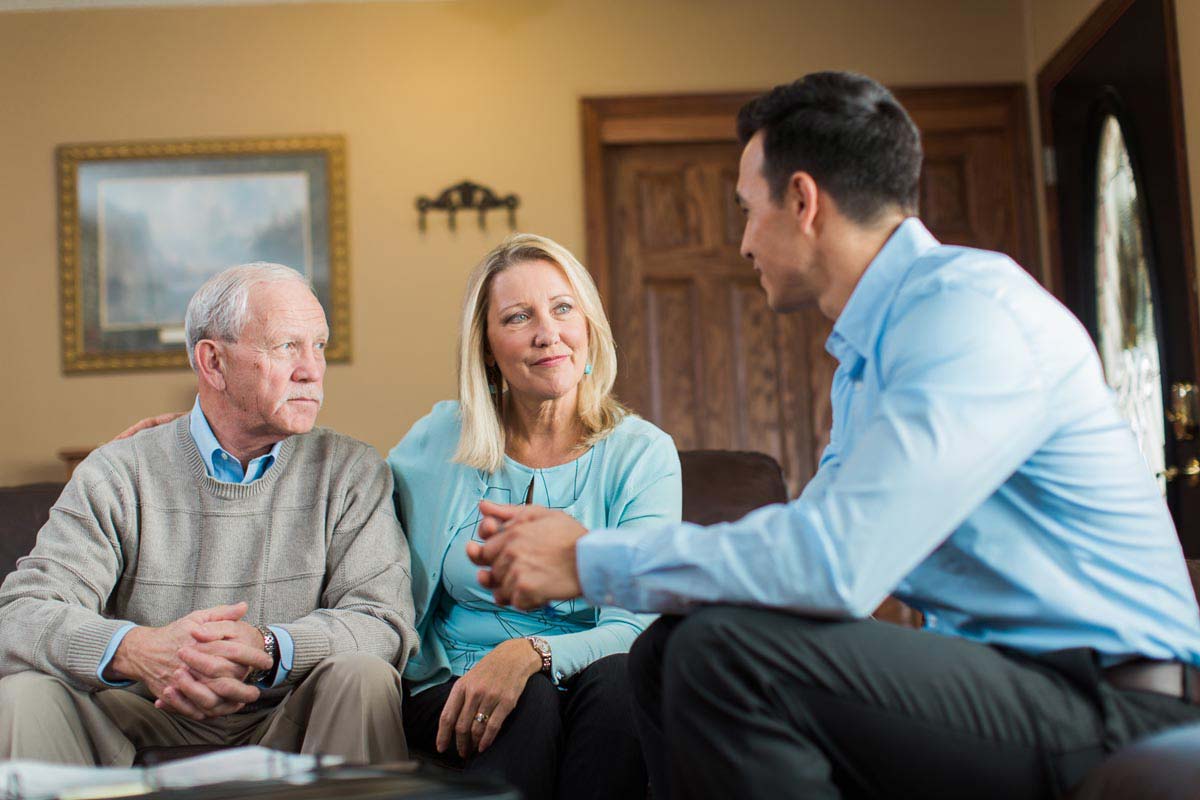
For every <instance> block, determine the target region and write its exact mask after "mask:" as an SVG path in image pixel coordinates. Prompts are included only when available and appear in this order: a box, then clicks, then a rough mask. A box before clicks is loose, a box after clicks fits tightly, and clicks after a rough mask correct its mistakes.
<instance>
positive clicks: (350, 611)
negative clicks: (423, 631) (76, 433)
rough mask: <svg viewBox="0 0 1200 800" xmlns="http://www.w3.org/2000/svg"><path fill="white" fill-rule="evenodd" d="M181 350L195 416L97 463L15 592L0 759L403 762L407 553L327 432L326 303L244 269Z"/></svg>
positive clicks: (2, 691) (52, 524)
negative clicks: (229, 752)
mask: <svg viewBox="0 0 1200 800" xmlns="http://www.w3.org/2000/svg"><path fill="white" fill-rule="evenodd" d="M186 329H187V343H188V357H189V359H190V361H191V364H192V367H193V369H194V370H195V372H196V376H197V379H198V380H197V382H198V397H197V400H196V404H195V406H194V407H193V409H192V412H191V414H190V415H186V416H184V417H182V418H180V419H178V420H176V421H175V422H173V423H171V424H168V425H162V426H159V427H156V428H154V429H152V430H148V431H145V432H142V433H140V434H138V435H136V436H134V437H132V438H129V439H125V440H121V441H115V442H112V443H110V444H107V445H105V446H103V447H101V448H99V449H98V450H96V451H95V452H94V453H92V454H91V455H90V456H89V457H88V458H87V459H86V460H85V461H84V462H83V463H82V464H81V465H80V466H79V468H78V469H77V470H76V471H75V475H74V477H73V478H72V479H71V481H70V483H68V484H67V487H66V488H65V489H64V491H63V494H62V497H60V498H59V500H58V502H57V503H56V504H55V506H54V509H53V511H52V512H51V516H50V520H49V522H47V523H46V525H45V527H43V528H42V530H41V531H40V532H39V533H38V539H37V544H36V546H35V547H34V549H33V552H32V553H30V554H29V555H28V556H27V557H25V558H24V559H22V560H21V561H20V562H19V563H18V568H17V569H16V571H14V572H13V573H12V574H10V575H9V576H8V578H7V579H6V580H5V581H4V584H3V586H0V675H3V676H4V677H3V678H2V679H0V758H31V759H40V760H48V761H59V762H64V763H77V764H100V765H128V764H130V763H131V762H132V761H133V758H134V754H135V752H136V750H137V749H139V748H143V747H147V746H166V745H184V744H261V745H265V746H268V747H275V748H278V749H282V750H291V751H300V752H310V753H315V752H320V753H327V754H335V755H341V756H344V757H345V758H347V759H348V760H351V761H358V762H376V761H383V760H394V759H397V758H403V757H405V755H406V748H405V743H404V733H403V727H402V725H401V715H400V700H401V686H400V679H399V674H398V673H397V671H396V669H395V668H394V666H393V665H397V666H403V663H404V661H405V660H406V659H407V658H408V656H409V655H411V654H412V652H413V651H414V650H415V647H416V642H417V639H416V636H415V633H414V631H413V627H412V620H413V609H412V597H411V591H410V586H409V560H408V545H407V543H406V541H405V538H404V535H403V532H402V531H401V529H400V525H399V523H398V522H397V520H396V517H395V514H394V511H393V506H392V478H391V473H390V472H389V471H388V468H387V466H386V465H385V464H384V462H383V461H382V459H381V458H380V457H379V456H378V455H377V454H376V453H375V451H374V450H372V449H371V448H370V447H369V446H368V445H365V444H363V443H361V442H358V441H355V440H354V439H351V438H349V437H347V436H342V435H340V434H337V433H334V432H332V431H329V430H324V429H320V428H317V429H314V428H313V425H314V423H315V421H316V418H317V412H318V411H319V410H320V408H321V402H322V379H323V377H324V374H325V358H324V349H325V343H326V340H327V338H328V336H329V330H328V327H327V325H326V322H325V314H324V312H323V311H322V309H321V305H320V303H319V302H318V301H317V299H316V297H314V296H313V293H312V291H311V290H310V288H309V287H308V285H307V283H305V281H304V280H303V278H301V276H300V275H299V274H298V273H296V272H295V271H293V270H291V269H288V268H287V267H283V266H279V265H275V264H248V265H244V266H239V267H233V268H231V269H229V270H226V271H225V272H222V273H221V274H220V275H217V276H216V277H214V278H212V279H211V280H210V281H208V283H206V284H205V285H204V286H203V287H201V289H200V290H199V291H198V292H197V293H196V295H195V296H194V297H193V298H192V300H191V302H190V303H189V304H188V309H187V317H186Z"/></svg>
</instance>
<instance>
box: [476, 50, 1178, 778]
mask: <svg viewBox="0 0 1200 800" xmlns="http://www.w3.org/2000/svg"><path fill="white" fill-rule="evenodd" d="M738 131H739V137H740V139H741V141H742V142H743V144H744V145H745V149H744V151H743V154H742V160H741V167H740V173H739V178H738V189H737V191H738V200H739V203H740V204H741V206H742V208H743V209H744V210H745V212H746V230H745V234H744V237H743V240H742V253H743V255H744V256H746V258H748V259H750V260H752V261H753V263H754V268H755V270H756V271H757V272H758V273H759V276H760V281H761V283H762V285H763V288H764V289H765V290H766V292H767V297H768V301H769V303H770V305H771V307H772V308H773V309H774V310H776V311H779V312H787V311H790V310H793V309H795V308H797V307H799V306H800V305H802V304H805V303H809V302H813V301H815V302H816V303H817V305H818V306H819V308H820V309H821V311H822V313H823V314H825V316H827V317H829V318H830V319H831V320H833V321H834V328H833V333H832V334H831V336H830V337H829V341H828V342H827V345H826V346H827V349H828V350H829V351H830V352H831V353H832V354H833V355H834V356H835V357H836V358H837V359H838V362H839V367H838V370H837V372H836V374H835V376H834V380H833V389H832V400H833V408H834V419H833V430H832V434H831V439H830V443H829V446H828V448H827V449H826V450H825V452H824V454H823V456H822V458H821V464H820V468H819V470H818V472H817V474H816V476H815V477H814V478H813V480H812V481H811V482H810V483H809V484H808V486H807V487H806V488H805V490H804V492H803V494H802V495H801V496H800V497H799V498H798V499H797V500H795V501H793V502H791V503H787V504H782V505H776V506H769V507H767V508H763V509H760V510H758V511H756V512H754V513H752V514H750V515H748V516H746V517H745V518H744V519H742V520H740V521H738V522H735V523H729V524H723V525H715V526H711V527H708V528H700V527H697V526H694V525H686V524H681V525H664V526H661V527H657V528H653V529H645V530H642V531H639V532H637V533H629V534H626V533H622V532H617V531H604V530H600V531H596V530H594V531H590V532H589V531H585V530H583V529H582V528H581V527H580V526H579V525H578V524H576V523H574V522H573V521H572V520H570V519H569V518H567V517H565V515H561V514H558V513H555V512H549V511H546V510H542V509H519V508H511V507H503V506H492V505H489V506H488V507H487V508H485V513H487V514H489V515H490V518H489V519H487V520H486V521H485V522H484V524H483V525H482V526H481V535H482V536H483V537H484V538H485V539H486V540H487V541H486V544H484V545H482V546H475V547H473V548H472V557H473V558H474V559H475V560H476V562H477V563H479V564H480V565H482V566H490V567H491V568H492V569H491V571H490V572H486V571H485V572H481V575H480V579H481V581H482V582H483V583H484V584H485V585H486V586H489V587H490V588H492V589H493V590H494V592H495V594H496V597H497V599H498V600H499V601H501V602H510V603H513V604H514V605H517V606H519V607H529V606H533V605H538V604H540V603H543V602H546V601H547V600H549V599H558V598H564V597H569V596H573V595H577V594H583V595H584V596H586V597H589V598H596V599H597V600H599V601H602V602H605V603H611V604H616V605H620V606H624V607H627V608H630V609H636V610H641V611H658V612H664V613H666V614H668V615H669V616H665V617H663V618H662V619H661V620H660V621H658V622H657V623H655V624H654V625H653V626H651V627H650V628H649V629H648V630H647V631H646V632H645V634H643V636H642V637H641V638H640V639H639V640H638V642H637V644H635V646H634V650H633V652H632V653H631V661H630V663H631V670H632V672H633V680H634V685H635V692H636V694H637V697H636V704H637V709H638V715H639V727H640V733H641V735H642V740H643V741H642V744H643V748H644V750H645V752H646V754H647V760H648V763H649V766H650V769H651V776H652V781H653V783H654V784H655V793H656V795H659V794H661V795H662V796H671V797H732V796H737V797H764V798H765V797H781V796H787V797H800V796H802V797H837V796H840V795H841V794H842V793H845V794H848V795H853V796H964V795H967V794H969V795H970V796H973V797H998V798H999V797H1005V798H1007V797H1042V796H1054V795H1056V794H1059V793H1061V792H1063V791H1065V790H1067V789H1069V788H1070V787H1071V786H1072V785H1074V784H1075V783H1077V782H1078V780H1079V779H1080V778H1081V777H1082V776H1083V774H1084V773H1085V772H1086V771H1087V770H1088V769H1090V768H1091V767H1092V766H1094V765H1095V764H1097V763H1098V762H1099V761H1100V760H1101V759H1102V758H1103V756H1104V754H1105V753H1107V752H1110V751H1111V750H1112V749H1114V748H1115V747H1117V746H1119V745H1121V744H1123V743H1124V742H1127V741H1130V740H1132V739H1135V738H1137V737H1140V736H1142V735H1145V734H1146V733H1149V732H1152V731H1154V730H1157V729H1160V728H1163V727H1167V726H1170V725H1175V724H1180V723H1184V722H1188V721H1192V720H1200V707H1198V706H1196V705H1193V702H1192V701H1193V700H1194V695H1193V694H1192V692H1191V690H1190V687H1191V682H1192V679H1193V678H1194V675H1193V668H1194V667H1193V665H1196V664H1200V615H1198V612H1197V607H1196V601H1195V597H1194V596H1193V594H1192V589H1191V586H1190V583H1189V581H1188V577H1187V572H1186V568H1185V565H1184V561H1183V558H1182V553H1181V550H1180V546H1179V542H1178V538H1177V536H1176V533H1175V529H1174V526H1173V524H1172V522H1171V518H1170V516H1169V514H1168V511H1167V508H1166V505H1165V503H1164V501H1163V498H1162V494H1161V492H1160V490H1159V488H1158V485H1157V482H1156V481H1155V479H1154V477H1153V476H1152V475H1151V474H1150V471H1149V470H1148V468H1147V467H1146V464H1145V462H1144V461H1143V459H1142V457H1141V455H1140V453H1139V451H1138V448H1137V445H1136V443H1135V441H1134V437H1133V435H1132V433H1131V431H1130V429H1129V426H1128V425H1127V424H1126V423H1124V422H1123V421H1122V420H1121V418H1120V416H1119V415H1118V412H1117V409H1116V406H1115V403H1114V402H1113V399H1112V396H1111V393H1110V392H1109V391H1108V389H1107V387H1106V385H1105V383H1104V376H1103V373H1102V370H1101V366H1100V362H1099V359H1098V357H1097V355H1096V351H1095V348H1094V346H1093V345H1092V342H1091V340H1090V338H1089V337H1088V334H1087V332H1086V331H1085V330H1084V329H1083V327H1082V326H1081V325H1080V324H1079V323H1078V321H1077V320H1076V319H1075V318H1074V317H1073V316H1072V315H1071V314H1070V313H1069V312H1068V311H1067V310H1066V309H1065V308H1064V307H1063V306H1062V305H1060V304H1059V303H1058V302H1057V301H1056V300H1055V299H1054V298H1053V297H1052V296H1050V294H1048V293H1047V292H1046V291H1045V290H1044V289H1042V288H1041V287H1040V286H1039V285H1038V284H1037V282H1036V281H1034V280H1033V279H1032V278H1031V277H1030V276H1029V275H1028V274H1027V273H1026V272H1024V271H1023V270H1022V269H1021V268H1020V267H1019V266H1018V265H1016V264H1015V263H1013V262H1012V261H1011V260H1010V259H1008V258H1007V257H1005V256H1002V255H1000V254H997V253H990V252H985V251H980V250H971V249H967V248H960V247H948V246H943V245H940V244H939V243H938V242H937V241H936V240H935V239H934V238H933V237H932V236H931V235H930V234H929V232H928V231H927V230H926V229H925V228H924V226H922V225H921V223H920V221H919V220H918V219H917V218H916V217H915V216H914V215H915V213H916V205H917V182H918V176H919V174H920V166H921V158H922V155H921V145H920V137H919V134H918V131H917V129H916V127H915V126H914V125H913V123H912V121H911V120H910V119H909V117H908V115H907V113H906V112H905V111H904V109H903V108H902V107H901V106H900V105H899V103H897V102H896V100H895V98H893V97H892V95H891V94H890V93H889V92H888V91H887V90H886V89H884V88H883V87H882V86H880V85H879V84H877V83H875V82H874V81H872V80H870V79H868V78H864V77H862V76H856V75H850V74H846V73H818V74H813V75H809V76H806V77H805V78H803V79H801V80H799V81H797V82H795V83H793V84H790V85H786V86H780V87H778V88H776V89H775V90H773V91H772V92H770V93H768V94H766V95H764V96H762V97H760V98H758V99H756V100H755V101H753V102H751V103H750V104H748V105H747V106H746V107H745V108H744V109H742V112H741V114H740V115H739V119H738ZM889 594H895V595H896V596H898V597H900V598H901V599H903V600H904V601H906V602H908V603H909V604H911V605H913V606H915V607H916V608H918V609H920V610H921V611H922V612H924V615H925V630H922V631H913V630H908V629H903V628H899V627H895V626H890V625H886V624H882V623H877V622H875V621H873V620H870V619H869V618H868V617H869V615H870V613H871V611H872V609H874V608H875V607H876V606H877V605H878V604H879V602H880V601H882V600H883V599H884V598H885V597H886V596H887V595H889Z"/></svg>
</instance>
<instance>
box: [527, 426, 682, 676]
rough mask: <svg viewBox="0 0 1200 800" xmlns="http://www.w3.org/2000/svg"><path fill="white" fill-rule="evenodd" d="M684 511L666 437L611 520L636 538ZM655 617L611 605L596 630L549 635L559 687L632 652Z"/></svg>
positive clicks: (631, 481)
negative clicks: (594, 666) (604, 660)
mask: <svg viewBox="0 0 1200 800" xmlns="http://www.w3.org/2000/svg"><path fill="white" fill-rule="evenodd" d="M682 507H683V488H682V483H681V469H680V466H679V453H678V452H677V451H676V450H675V444H674V443H673V442H672V441H671V438H670V437H669V436H667V435H666V434H661V435H660V436H657V437H655V438H654V440H653V443H652V444H651V445H650V446H649V447H648V448H647V449H646V450H645V451H644V452H642V453H641V454H640V456H639V457H637V458H636V460H635V466H634V468H633V469H631V470H630V471H629V472H628V473H627V474H626V476H625V479H624V480H623V481H622V482H621V484H620V486H619V487H618V491H617V496H616V497H615V498H614V499H613V501H612V502H610V504H609V509H608V510H609V519H611V520H615V523H616V524H615V527H616V529H617V530H620V531H622V532H626V533H631V535H635V536H636V532H637V531H638V530H645V529H647V528H649V527H653V526H655V525H661V524H662V523H670V522H674V523H678V522H679V519H680V514H681V512H682ZM654 619H655V615H654V614H635V613H633V612H630V611H627V610H625V609H623V608H618V607H615V606H613V605H611V604H609V605H603V606H601V608H600V610H599V615H598V616H597V619H596V627H594V628H591V629H589V630H585V631H579V632H577V633H564V634H560V635H558V636H548V637H546V641H548V642H549V643H550V653H551V658H552V661H553V663H552V665H551V675H552V677H553V679H554V682H555V683H559V682H560V681H563V680H566V679H567V678H570V677H571V676H572V675H575V674H577V673H579V672H581V671H582V670H584V669H585V668H587V667H588V666H589V665H591V664H592V663H594V662H596V661H598V660H600V659H601V658H604V657H605V656H610V655H614V654H616V653H627V652H629V648H630V647H632V646H633V640H634V639H636V638H637V637H638V636H639V635H640V634H641V632H642V631H644V630H645V629H646V626H648V625H649V624H650V623H651V622H653V621H654Z"/></svg>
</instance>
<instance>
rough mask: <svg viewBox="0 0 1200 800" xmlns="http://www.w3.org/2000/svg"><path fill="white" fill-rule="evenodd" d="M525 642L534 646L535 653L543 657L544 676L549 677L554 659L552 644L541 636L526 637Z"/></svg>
mask: <svg viewBox="0 0 1200 800" xmlns="http://www.w3.org/2000/svg"><path fill="white" fill-rule="evenodd" d="M525 641H527V642H529V644H530V645H532V646H533V651H534V652H535V653H537V654H538V655H539V656H541V657H542V674H543V675H549V674H550V667H551V665H552V664H553V663H554V658H553V657H552V656H551V655H550V643H549V642H547V641H546V640H545V639H543V638H542V637H540V636H526V637H525Z"/></svg>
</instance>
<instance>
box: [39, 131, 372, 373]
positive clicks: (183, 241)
mask: <svg viewBox="0 0 1200 800" xmlns="http://www.w3.org/2000/svg"><path fill="white" fill-rule="evenodd" d="M57 161H58V192H57V195H58V260H59V283H60V311H61V326H62V327H61V333H62V368H63V371H64V372H65V373H93V372H109V371H117V370H145V369H171V368H180V367H187V366H188V360H187V353H186V347H185V345H184V342H183V332H182V322H183V310H184V308H185V307H186V304H187V299H188V298H190V297H191V295H192V293H193V292H194V291H195V290H196V289H197V288H199V285H200V284H201V283H203V281H204V280H206V279H207V278H208V277H210V276H211V275H213V274H215V273H216V272H218V271H220V270H221V269H223V268H225V267H228V266H232V265H233V264H239V263H246V262H250V261H276V262H279V263H284V264H287V266H290V267H293V268H296V269H298V270H299V271H300V272H301V273H303V274H304V275H305V276H306V277H307V278H308V279H309V280H310V281H311V282H312V285H313V289H314V291H315V292H316V294H317V298H318V299H319V300H320V301H321V304H322V305H323V306H324V307H325V313H326V316H327V317H328V320H329V329H330V339H329V345H328V348H327V350H326V353H325V357H326V360H327V361H330V362H347V361H349V360H350V352H351V350H350V345H351V342H350V274H349V273H350V265H349V262H350V255H349V252H350V251H349V233H348V225H347V210H346V143H345V139H344V137H341V136H333V135H314V136H288V137H277V138H258V139H213V140H199V141H153V142H125V143H111V144H67V145H62V146H60V147H59V148H58V149H57ZM289 261H293V262H297V263H288V262H289Z"/></svg>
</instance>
